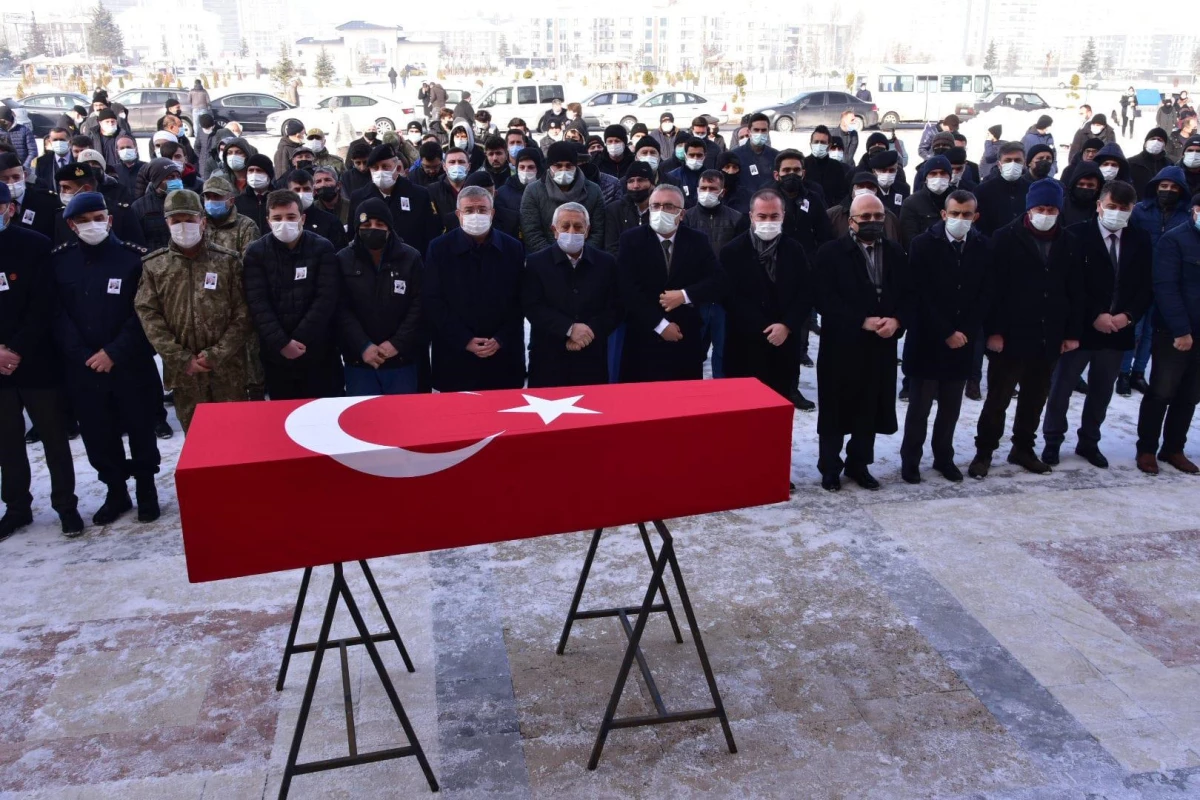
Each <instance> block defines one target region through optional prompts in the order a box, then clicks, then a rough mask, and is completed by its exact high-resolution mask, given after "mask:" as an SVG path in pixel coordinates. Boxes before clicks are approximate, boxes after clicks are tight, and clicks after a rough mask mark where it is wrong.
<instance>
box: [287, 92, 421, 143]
mask: <svg viewBox="0 0 1200 800" xmlns="http://www.w3.org/2000/svg"><path fill="white" fill-rule="evenodd" d="M415 111H416V109H415V107H414V106H406V105H402V104H400V103H397V102H396V101H395V100H389V99H387V98H386V97H380V96H378V95H373V94H360V93H357V92H346V93H345V94H335V95H330V96H329V97H326V98H325V99H324V100H322V101H321V102H319V103H317V104H316V105H313V106H307V105H301V106H298V107H296V108H289V109H284V110H283V111H279V112H276V113H274V114H271V115H270V116H268V117H267V131H268V132H271V131H279V133H280V135H282V134H283V128H284V125H286V124H287V122H288V121H289V120H293V119H295V120H299V121H300V123H301V124H302V125H304V127H305V129H306V130H307V129H308V128H320V129H321V130H324V131H327V132H328V131H331V130H333V129H334V127H335V124H334V123H335V122H336V121H337V120H338V119H340V118H341V116H342V115H343V114H346V115H347V116H349V118H350V124H351V125H353V126H354V130H355V131H357V132H359V133H361V132H362V131H365V130H366V129H367V127H368V126H370V125H374V126H375V127H376V128H377V129H378V130H379V132H380V133H384V132H385V131H395V130H400V131H402V130H404V129H405V128H406V127H408V123H409V122H411V121H412V120H414V119H417V117H416V116H415V115H414V112H415Z"/></svg>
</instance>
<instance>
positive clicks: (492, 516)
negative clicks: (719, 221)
mask: <svg viewBox="0 0 1200 800" xmlns="http://www.w3.org/2000/svg"><path fill="white" fill-rule="evenodd" d="M791 431H792V407H791V405H790V404H789V403H788V402H787V401H786V400H783V399H782V398H780V397H779V396H778V395H777V394H776V393H774V392H772V391H771V390H769V389H767V388H766V387H765V386H763V385H762V384H761V383H759V382H758V381H756V380H751V379H744V380H719V381H687V382H676V383H643V384H611V385H602V386H585V387H571V388H562V389H523V390H505V391H495V392H482V393H466V392H464V393H458V394H432V395H428V394H427V395H400V396H388V397H377V398H362V397H347V398H329V399H324V400H310V401H280V402H265V403H220V404H206V405H202V406H200V407H199V408H198V409H197V412H196V416H195V419H194V420H193V422H192V426H191V429H190V431H189V433H188V437H187V441H186V442H185V444H184V448H183V452H182V453H181V455H180V458H179V464H178V466H177V468H176V472H175V483H176V489H177V491H178V494H179V508H180V516H181V519H182V527H183V538H184V549H185V551H186V555H187V564H188V576H189V578H190V579H191V580H192V581H193V582H196V581H208V580H216V579H220V578H231V577H237V576H242V575H253V574H258V573H263V572H273V571H277V570H284V569H295V568H298V567H307V566H318V565H321V564H328V563H331V562H335V561H352V560H355V559H360V558H375V557H379V556H387V555H396V554H400V553H412V552H420V551H426V550H439V549H443V548H450V547H462V546H466V545H473V544H484V543H489V542H497V541H506V540H510V539H520V538H526V537H531V536H541V535H546V534H553V533H565V532H569V531H578V530H590V529H593V528H601V527H612V526H615V525H622V524H628V523H634V522H646V521H649V520H654V519H668V518H673V517H681V516H689V515H693V514H703V513H709V512H714V511H725V510H729V509H734V508H741V507H745V506H752V505H760V504H763V503H773V502H779V501H783V500H786V499H787V497H788V482H789V472H790V464H791Z"/></svg>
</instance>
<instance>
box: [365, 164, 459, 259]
mask: <svg viewBox="0 0 1200 800" xmlns="http://www.w3.org/2000/svg"><path fill="white" fill-rule="evenodd" d="M371 197H377V198H379V199H380V200H382V201H383V202H384V203H386V204H387V207H388V210H389V211H391V212H392V222H393V226H392V231H393V232H394V233H397V234H399V235H400V238H402V239H403V240H404V243H405V244H406V245H408V246H410V247H412V248H414V249H415V250H416V251H417V252H418V253H424V252H425V251H426V250H427V249H428V248H429V243H430V242H432V241H433V240H434V239H436V238H437V237H438V236H440V235H441V234H442V226H441V223H440V222H439V221H438V217H437V212H436V211H435V210H434V207H433V201H431V200H430V199H429V192H428V191H427V190H425V189H424V188H422V187H420V186H417V185H416V184H414V183H413V182H412V181H410V180H408V179H407V178H397V179H396V184H395V185H394V186H393V187H392V193H391V194H390V195H388V196H387V197H384V195H383V192H381V191H379V187H377V186H376V185H375V184H373V183H372V184H370V185H369V186H364V187H363V188H361V189H359V190H358V191H357V192H355V193H354V194H352V195H350V217H349V219H350V238H354V235H355V233H356V231H357V230H358V222H359V220H358V206H359V204H360V203H362V202H363V201H364V200H366V199H368V198H371Z"/></svg>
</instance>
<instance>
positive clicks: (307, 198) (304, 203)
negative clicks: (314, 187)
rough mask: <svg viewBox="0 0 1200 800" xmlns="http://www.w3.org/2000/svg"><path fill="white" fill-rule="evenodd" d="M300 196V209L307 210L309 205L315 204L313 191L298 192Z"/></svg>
mask: <svg viewBox="0 0 1200 800" xmlns="http://www.w3.org/2000/svg"><path fill="white" fill-rule="evenodd" d="M296 194H298V195H299V196H300V210H301V211H307V210H308V207H309V206H311V205H312V204H313V193H312V192H296Z"/></svg>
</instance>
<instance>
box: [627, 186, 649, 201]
mask: <svg viewBox="0 0 1200 800" xmlns="http://www.w3.org/2000/svg"><path fill="white" fill-rule="evenodd" d="M650 192H651V190H650V189H636V190H633V189H626V190H625V196H626V197H628V198H629V199H630V200H632V201H633V202H635V203H638V204H641V203H644V202H646V201H647V200H649V199H650Z"/></svg>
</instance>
